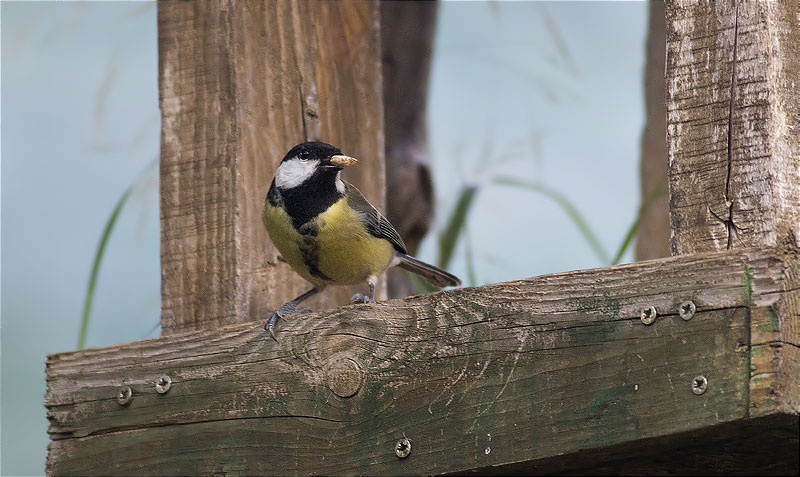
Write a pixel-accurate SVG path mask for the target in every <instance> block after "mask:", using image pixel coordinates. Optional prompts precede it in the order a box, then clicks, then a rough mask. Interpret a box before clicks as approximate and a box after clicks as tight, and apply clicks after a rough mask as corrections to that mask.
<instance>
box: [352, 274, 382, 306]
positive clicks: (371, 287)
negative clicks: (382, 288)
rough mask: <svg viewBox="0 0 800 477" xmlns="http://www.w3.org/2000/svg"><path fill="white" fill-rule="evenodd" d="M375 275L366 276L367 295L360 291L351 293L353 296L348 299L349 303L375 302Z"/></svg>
mask: <svg viewBox="0 0 800 477" xmlns="http://www.w3.org/2000/svg"><path fill="white" fill-rule="evenodd" d="M377 280H378V279H377V277H375V276H370V277H369V278H367V284H368V285H369V296H364V295H362V294H361V293H356V294H355V295H353V298H351V299H350V304H351V305H353V304H356V303H375V282H376V281H377Z"/></svg>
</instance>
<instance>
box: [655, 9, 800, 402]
mask: <svg viewBox="0 0 800 477" xmlns="http://www.w3.org/2000/svg"><path fill="white" fill-rule="evenodd" d="M799 17H800V3H799V2H769V1H752V2H751V1H746V2H745V1H730V0H728V1H719V2H711V3H709V2H694V1H688V0H687V1H684V0H680V1H675V2H668V3H667V70H666V73H667V111H668V112H667V138H668V147H669V162H670V166H669V167H670V171H669V174H670V218H671V224H672V251H673V253H676V254H687V253H696V252H702V251H709V250H726V249H736V248H745V247H774V246H784V245H786V246H789V247H792V248H795V249H796V247H798V246H800V87H798V85H797V81H798V78H800V22H798V21H797V19H798V18H799ZM785 273H786V274H787V276H798V275H800V270H798V269H797V268H796V267H795V268H790V269H787V270H786V271H785ZM797 303H798V298H797V295H796V294H789V295H787V296H786V297H785V299H784V301H783V303H782V304H779V305H776V306H775V307H773V309H772V310H770V311H769V312H767V311H756V312H754V315H753V322H754V323H755V322H762V324H761V325H754V327H753V328H752V329H751V333H753V335H754V336H757V337H761V338H759V339H758V341H760V342H764V343H766V342H769V341H770V340H774V341H775V342H782V343H787V342H791V343H797V342H798V337H800V324H798V313H799V312H798V306H797ZM762 312H763V313H769V316H764V317H760V316H758V313H762ZM771 322H774V323H775V324H774V326H772V325H770V324H769V323H771ZM767 336H769V337H771V338H770V339H769V340H768V339H767V338H766V337H767ZM799 362H800V348H798V347H792V346H788V347H787V346H762V347H760V348H755V349H754V350H753V363H752V364H753V369H752V373H751V375H752V380H751V386H752V388H753V389H752V390H751V391H752V393H758V392H766V393H767V395H768V396H767V397H769V396H770V394H769V393H771V392H773V391H774V392H777V395H776V396H775V397H776V399H777V401H778V402H781V403H783V404H782V405H783V406H785V409H786V410H787V411H789V412H795V413H796V412H798V410H800V400H797V397H798V395H799V393H800V366H798V363H799ZM776 390H777V391H776ZM781 396H782V397H781ZM752 411H753V412H754V413H759V412H760V410H758V409H752Z"/></svg>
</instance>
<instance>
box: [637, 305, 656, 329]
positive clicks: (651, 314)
mask: <svg viewBox="0 0 800 477" xmlns="http://www.w3.org/2000/svg"><path fill="white" fill-rule="evenodd" d="M640 318H641V319H642V323H644V324H645V325H652V324H653V323H655V321H656V307H654V306H651V307H650V308H642V314H641V316H640Z"/></svg>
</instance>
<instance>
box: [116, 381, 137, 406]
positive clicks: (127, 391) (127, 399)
mask: <svg viewBox="0 0 800 477" xmlns="http://www.w3.org/2000/svg"><path fill="white" fill-rule="evenodd" d="M132 399H133V390H132V389H131V387H130V386H122V387H121V388H119V391H118V392H117V402H118V403H119V405H120V406H127V405H128V404H130V403H131V400H132Z"/></svg>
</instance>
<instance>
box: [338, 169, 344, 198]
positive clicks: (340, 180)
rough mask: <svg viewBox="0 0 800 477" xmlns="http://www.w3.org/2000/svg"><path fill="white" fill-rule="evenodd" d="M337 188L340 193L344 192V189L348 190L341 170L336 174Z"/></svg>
mask: <svg viewBox="0 0 800 477" xmlns="http://www.w3.org/2000/svg"><path fill="white" fill-rule="evenodd" d="M336 190H337V191H338V192H339V193H340V194H344V191H345V190H346V188H345V186H344V181H343V180H342V173H341V172H338V173H337V174H336Z"/></svg>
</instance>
